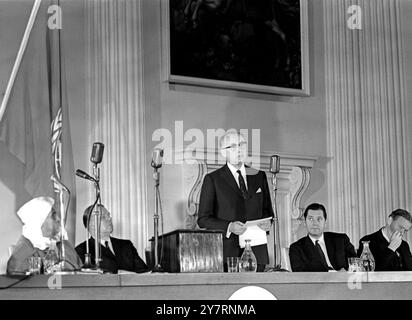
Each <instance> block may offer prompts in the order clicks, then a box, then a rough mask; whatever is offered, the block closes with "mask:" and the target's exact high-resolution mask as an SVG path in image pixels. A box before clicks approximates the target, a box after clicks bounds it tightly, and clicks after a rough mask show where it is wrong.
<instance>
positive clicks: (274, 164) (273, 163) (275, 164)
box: [269, 155, 280, 173]
mask: <svg viewBox="0 0 412 320" xmlns="http://www.w3.org/2000/svg"><path fill="white" fill-rule="evenodd" d="M269 171H270V172H271V173H279V171H280V157H279V156H276V155H273V156H271V157H270V166H269Z"/></svg>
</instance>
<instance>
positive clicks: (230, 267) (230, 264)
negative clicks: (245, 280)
mask: <svg viewBox="0 0 412 320" xmlns="http://www.w3.org/2000/svg"><path fill="white" fill-rule="evenodd" d="M226 260H227V272H239V257H227V259H226Z"/></svg>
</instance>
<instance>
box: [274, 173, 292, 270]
mask: <svg viewBox="0 0 412 320" xmlns="http://www.w3.org/2000/svg"><path fill="white" fill-rule="evenodd" d="M276 174H277V173H276V172H272V188H273V209H274V210H273V212H274V218H273V231H274V232H273V238H274V244H273V246H274V258H275V266H274V267H273V268H272V269H271V270H270V271H285V272H288V270H286V269H283V268H282V265H281V250H280V234H279V218H278V208H277V201H276V193H277V190H278V188H277V176H276Z"/></svg>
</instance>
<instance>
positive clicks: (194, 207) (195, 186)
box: [183, 159, 207, 229]
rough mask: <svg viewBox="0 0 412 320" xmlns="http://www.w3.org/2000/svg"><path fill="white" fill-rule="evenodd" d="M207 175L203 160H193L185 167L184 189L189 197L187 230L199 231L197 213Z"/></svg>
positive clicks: (186, 220) (187, 162)
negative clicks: (204, 179)
mask: <svg viewBox="0 0 412 320" xmlns="http://www.w3.org/2000/svg"><path fill="white" fill-rule="evenodd" d="M206 173H207V165H206V163H205V162H204V161H202V160H197V159H191V161H190V162H189V161H186V164H185V165H184V170H183V175H184V180H183V181H184V189H185V195H187V207H186V219H185V226H186V228H187V229H199V227H198V225H197V213H198V210H199V200H200V191H201V190H202V182H203V178H204V177H205V175H206Z"/></svg>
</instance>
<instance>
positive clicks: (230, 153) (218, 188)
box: [197, 130, 273, 272]
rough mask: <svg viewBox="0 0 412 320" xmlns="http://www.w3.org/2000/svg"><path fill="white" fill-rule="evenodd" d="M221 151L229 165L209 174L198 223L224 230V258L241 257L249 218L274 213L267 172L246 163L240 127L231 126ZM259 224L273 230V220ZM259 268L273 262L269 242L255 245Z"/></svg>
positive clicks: (204, 184) (264, 228)
mask: <svg viewBox="0 0 412 320" xmlns="http://www.w3.org/2000/svg"><path fill="white" fill-rule="evenodd" d="M219 145H220V151H221V154H222V155H223V157H224V158H225V159H226V165H224V166H223V167H221V168H220V169H217V170H216V171H214V172H212V173H209V174H207V175H206V176H205V178H204V181H203V185H202V191H201V193H200V204H199V217H198V220H197V222H198V224H199V226H200V227H201V228H206V229H212V230H221V231H222V232H223V259H224V260H223V261H224V263H225V269H226V257H240V256H241V255H242V253H243V249H241V247H240V246H239V235H241V234H242V233H244V232H245V231H246V226H245V222H246V221H248V220H257V219H262V218H267V217H273V209H272V203H271V200H270V193H269V187H268V183H267V179H266V174H265V173H264V172H263V171H259V170H256V169H253V168H249V167H246V166H245V160H246V158H247V150H248V149H247V142H246V140H245V138H244V137H243V136H242V135H241V134H240V133H238V132H237V131H236V130H228V131H227V132H226V133H225V134H224V135H223V136H222V137H221V139H220V143H219ZM259 227H260V228H261V229H262V230H264V231H266V232H269V230H270V228H271V222H270V221H268V220H267V221H264V222H262V223H260V224H259ZM252 250H253V253H254V254H255V256H256V260H257V264H258V266H257V271H258V272H261V271H264V269H265V265H266V264H268V263H269V255H268V250H267V245H266V244H262V245H257V246H252Z"/></svg>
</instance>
